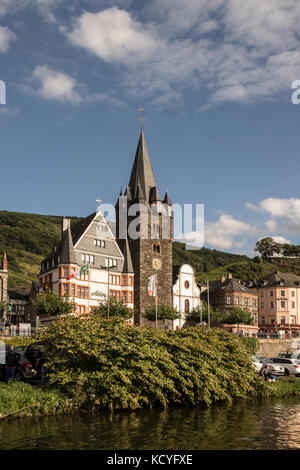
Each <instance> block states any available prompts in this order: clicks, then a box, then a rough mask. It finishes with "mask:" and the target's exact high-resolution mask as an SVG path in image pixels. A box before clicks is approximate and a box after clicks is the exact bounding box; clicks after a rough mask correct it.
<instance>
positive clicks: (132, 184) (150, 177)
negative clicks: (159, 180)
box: [129, 129, 160, 203]
mask: <svg viewBox="0 0 300 470" xmlns="http://www.w3.org/2000/svg"><path fill="white" fill-rule="evenodd" d="M156 186H157V185H156V181H155V178H154V174H153V169H152V165H151V161H150V157H149V153H148V149H147V145H146V141H145V136H144V132H143V129H142V130H141V135H140V138H139V142H138V145H137V149H136V154H135V159H134V163H133V167H132V171H131V176H130V180H129V188H130V193H131V196H132V199H133V200H136V199H137V196H138V194H137V193H138V191H139V194H140V197H143V198H145V199H146V202H147V203H149V201H150V191H151V188H156ZM157 194H158V198H159V200H160V196H159V193H158V191H157Z"/></svg>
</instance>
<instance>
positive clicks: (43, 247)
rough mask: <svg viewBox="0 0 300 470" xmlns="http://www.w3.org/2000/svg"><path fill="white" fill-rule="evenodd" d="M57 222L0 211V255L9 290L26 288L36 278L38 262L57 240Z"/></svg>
mask: <svg viewBox="0 0 300 470" xmlns="http://www.w3.org/2000/svg"><path fill="white" fill-rule="evenodd" d="M61 219H62V218H61V217H55V216H48V215H38V214H25V213H22V212H7V211H0V255H1V257H2V254H3V252H4V251H6V253H7V258H8V269H9V287H30V285H31V282H32V281H33V280H36V279H37V275H38V273H39V270H40V263H41V261H42V259H43V258H44V257H45V256H46V255H47V254H48V253H49V251H50V250H51V249H52V248H53V246H54V245H55V243H56V242H57V241H58V240H59V239H60V230H61V228H60V227H61ZM77 220H79V219H77V218H76V217H73V218H72V222H75V221H77Z"/></svg>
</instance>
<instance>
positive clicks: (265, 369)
mask: <svg viewBox="0 0 300 470" xmlns="http://www.w3.org/2000/svg"><path fill="white" fill-rule="evenodd" d="M261 375H262V376H263V378H264V379H265V380H268V379H270V378H271V371H270V367H269V364H268V363H267V362H266V363H265V364H264V365H263V367H262V369H261Z"/></svg>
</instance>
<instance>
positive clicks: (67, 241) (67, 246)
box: [60, 221, 77, 264]
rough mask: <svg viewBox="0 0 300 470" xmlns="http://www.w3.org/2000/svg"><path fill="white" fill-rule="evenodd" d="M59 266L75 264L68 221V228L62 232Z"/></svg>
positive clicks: (75, 259)
mask: <svg viewBox="0 0 300 470" xmlns="http://www.w3.org/2000/svg"><path fill="white" fill-rule="evenodd" d="M60 262H61V264H64V263H66V264H77V258H76V253H75V251H74V245H73V239H72V234H71V228H70V221H69V225H68V228H67V229H66V230H65V232H64V238H63V245H62V249H61V256H60Z"/></svg>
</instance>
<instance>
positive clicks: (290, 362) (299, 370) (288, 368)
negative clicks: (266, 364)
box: [272, 357, 300, 377]
mask: <svg viewBox="0 0 300 470" xmlns="http://www.w3.org/2000/svg"><path fill="white" fill-rule="evenodd" d="M272 361H273V362H274V363H275V364H279V365H280V366H282V367H284V375H295V376H296V377H300V361H299V360H298V359H290V358H287V357H273V358H272Z"/></svg>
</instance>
